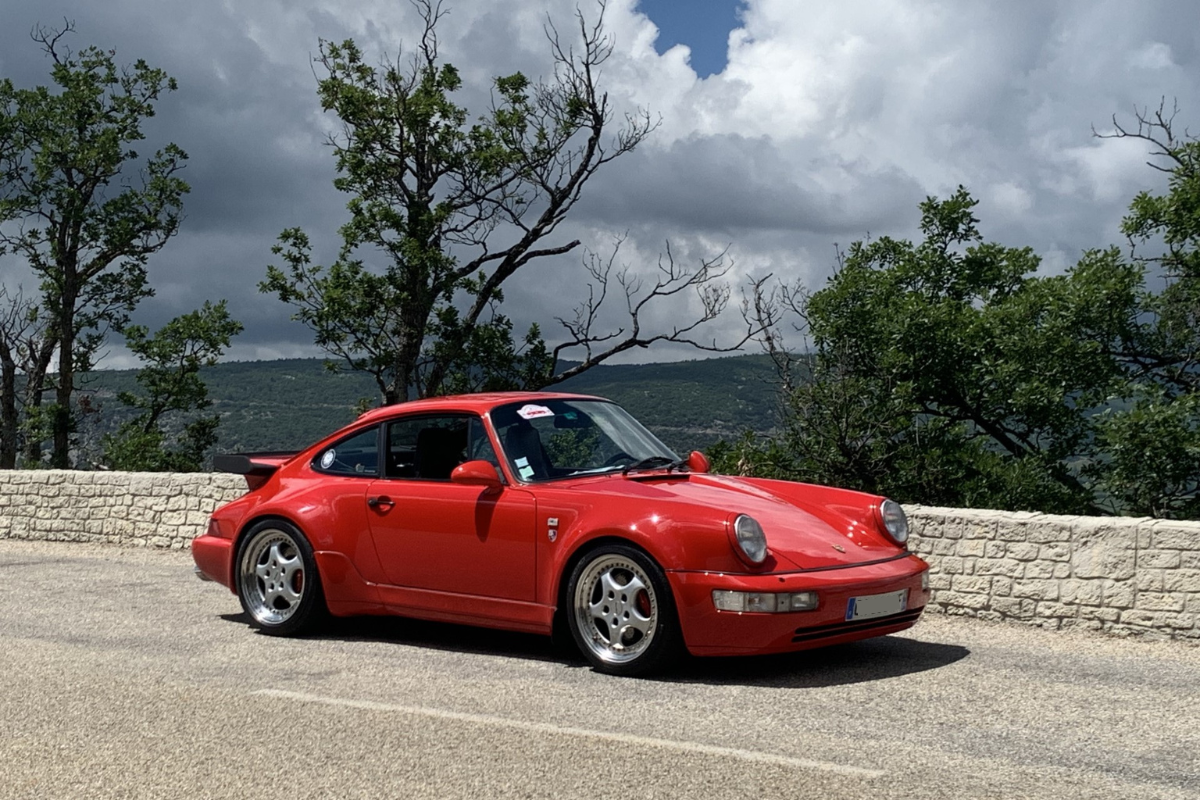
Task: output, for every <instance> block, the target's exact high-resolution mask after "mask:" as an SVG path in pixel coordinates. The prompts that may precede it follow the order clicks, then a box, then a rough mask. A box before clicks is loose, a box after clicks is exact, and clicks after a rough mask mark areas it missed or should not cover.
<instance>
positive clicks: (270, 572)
mask: <svg viewBox="0 0 1200 800" xmlns="http://www.w3.org/2000/svg"><path fill="white" fill-rule="evenodd" d="M237 593H238V599H239V600H241V602H242V608H243V610H245V612H246V614H248V615H249V616H250V620H251V622H252V623H253V624H254V625H255V626H257V627H258V628H261V629H262V631H263V633H269V634H272V635H275V636H289V635H292V634H295V633H300V632H302V631H304V630H306V629H309V628H311V627H312V626H313V625H314V624H315V623H316V622H318V621H319V620H320V619H321V618H323V617H324V615H325V598H324V596H323V595H322V592H321V580H320V578H319V577H318V575H317V563H316V559H315V558H313V552H312V547H311V546H310V545H309V543H308V540H307V539H305V538H304V534H302V533H301V532H300V531H299V530H298V529H297V528H296V527H295V526H294V525H292V524H291V523H288V522H284V521H283V520H265V521H263V522H260V523H258V524H257V525H255V526H254V527H253V528H251V529H250V531H249V532H248V533H247V534H246V536H245V537H244V538H243V539H242V544H241V546H240V547H239V548H238V557H237Z"/></svg>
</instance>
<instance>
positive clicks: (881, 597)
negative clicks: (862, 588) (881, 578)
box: [846, 589, 908, 622]
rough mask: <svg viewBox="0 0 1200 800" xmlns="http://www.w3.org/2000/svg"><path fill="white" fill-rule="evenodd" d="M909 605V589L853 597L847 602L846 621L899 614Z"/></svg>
mask: <svg viewBox="0 0 1200 800" xmlns="http://www.w3.org/2000/svg"><path fill="white" fill-rule="evenodd" d="M907 607H908V589H901V590H900V591H898V592H888V593H887V594H869V595H866V596H865V597H851V598H850V602H849V603H847V604H846V621H847V622H850V621H851V620H855V619H872V618H874V617H886V616H887V615H889V614H899V613H900V612H901V611H903V610H904V609H905V608H907Z"/></svg>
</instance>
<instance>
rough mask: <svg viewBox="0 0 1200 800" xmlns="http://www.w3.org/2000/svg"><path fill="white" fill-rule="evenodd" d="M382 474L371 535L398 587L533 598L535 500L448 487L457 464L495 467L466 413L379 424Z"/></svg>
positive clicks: (374, 490)
mask: <svg viewBox="0 0 1200 800" xmlns="http://www.w3.org/2000/svg"><path fill="white" fill-rule="evenodd" d="M384 442H385V446H386V453H385V459H384V477H383V478H382V479H380V480H377V481H374V482H373V483H372V484H371V486H370V488H369V489H368V491H367V502H368V505H369V506H370V510H369V513H368V516H369V518H370V525H371V535H372V537H373V538H374V540H375V548H376V551H377V552H378V553H379V558H380V561H381V562H382V564H383V570H384V572H385V574H386V575H387V576H388V580H389V581H390V582H391V583H392V584H393V585H395V586H403V587H410V588H415V589H428V590H433V591H439V592H453V593H456V594H464V595H480V596H485V597H498V598H504V599H508V600H522V601H527V602H532V601H533V600H534V599H535V589H536V586H535V580H534V574H535V556H536V553H535V546H534V521H535V520H534V512H535V505H534V501H533V497H532V495H530V494H529V493H528V492H527V491H525V490H523V489H519V488H513V487H511V486H504V487H503V488H502V489H501V490H500V491H499V492H492V493H488V492H487V491H486V490H485V489H484V488H483V487H479V486H466V485H462V484H457V483H453V482H451V480H450V472H451V471H452V470H453V469H454V467H456V466H458V464H461V463H462V462H464V461H468V460H473V459H482V460H486V461H490V462H491V463H492V464H493V465H496V464H498V463H499V462H498V460H497V458H496V455H495V449H494V447H493V444H492V442H491V439H490V437H489V435H488V433H487V430H486V428H485V426H484V424H483V421H482V420H481V419H480V418H479V417H477V416H473V415H466V414H439V415H421V416H413V417H403V418H400V419H397V420H393V421H391V422H389V423H387V425H386V429H385V435H384Z"/></svg>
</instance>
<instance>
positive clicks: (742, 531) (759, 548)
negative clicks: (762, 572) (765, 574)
mask: <svg viewBox="0 0 1200 800" xmlns="http://www.w3.org/2000/svg"><path fill="white" fill-rule="evenodd" d="M733 538H734V539H735V540H736V541H737V545H738V549H739V550H740V551H741V556H742V557H743V558H744V559H745V560H746V561H747V562H749V563H750V564H761V563H762V562H763V561H765V560H766V558H767V536H766V534H764V533H763V529H762V526H761V525H759V524H758V522H757V521H755V519H754V518H753V517H748V516H746V515H745V514H740V515H738V518H737V519H735V520H734V521H733Z"/></svg>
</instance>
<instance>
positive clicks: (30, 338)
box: [0, 286, 55, 469]
mask: <svg viewBox="0 0 1200 800" xmlns="http://www.w3.org/2000/svg"><path fill="white" fill-rule="evenodd" d="M54 348H55V337H54V336H53V335H52V333H51V332H50V330H49V326H48V321H47V318H46V316H45V315H44V314H41V313H39V309H38V306H37V304H35V303H34V302H33V301H32V300H30V299H28V298H26V297H25V296H24V293H23V292H21V290H20V289H18V290H16V291H15V292H10V291H9V290H8V288H7V287H4V286H0V469H13V468H15V467H16V464H17V456H18V455H19V454H23V456H24V460H25V462H26V463H29V464H36V463H38V462H39V461H40V460H41V436H40V435H38V431H37V430H36V428H37V422H38V421H39V413H38V412H39V411H40V409H41V405H42V395H43V393H44V392H45V391H46V389H47V388H48V387H47V386H46V371H47V369H48V367H49V365H50V361H51V359H52V358H53V357H54ZM18 376H22V377H24V386H23V387H22V389H21V390H18V387H17V382H18ZM23 416H24V418H25V419H24V422H25V423H26V424H25V425H22V417H23ZM23 428H24V429H25V430H23ZM23 434H26V435H24V436H23ZM22 439H24V446H23V447H22Z"/></svg>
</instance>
